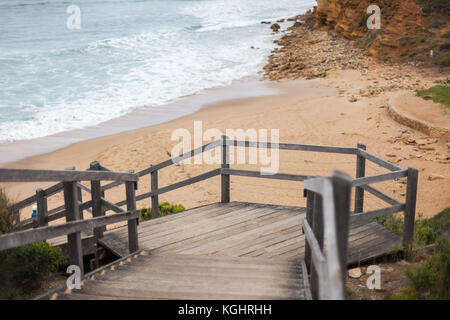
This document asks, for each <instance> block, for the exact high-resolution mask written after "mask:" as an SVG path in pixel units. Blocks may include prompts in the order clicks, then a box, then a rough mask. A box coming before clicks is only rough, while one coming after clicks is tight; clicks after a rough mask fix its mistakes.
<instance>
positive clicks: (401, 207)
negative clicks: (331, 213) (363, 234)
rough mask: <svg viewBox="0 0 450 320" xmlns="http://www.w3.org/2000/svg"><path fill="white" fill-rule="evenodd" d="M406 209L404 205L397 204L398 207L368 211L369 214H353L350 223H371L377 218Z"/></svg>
mask: <svg viewBox="0 0 450 320" xmlns="http://www.w3.org/2000/svg"><path fill="white" fill-rule="evenodd" d="M404 209H405V205H404V204H397V205H394V206H391V207H388V208H383V209H377V210H372V211H367V212H362V213H356V214H352V215H351V216H350V221H351V222H354V221H358V220H363V221H366V220H367V221H370V220H372V219H374V218H376V217H381V216H386V215H389V214H393V213H396V212H400V211H403V210H404Z"/></svg>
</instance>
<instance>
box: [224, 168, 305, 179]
mask: <svg viewBox="0 0 450 320" xmlns="http://www.w3.org/2000/svg"><path fill="white" fill-rule="evenodd" d="M221 172H222V174H229V175H233V176H241V177H252V178H263V179H276V180H286V181H305V180H306V179H308V178H310V177H309V176H304V175H298V174H286V173H275V174H267V173H266V174H262V173H261V172H260V171H250V170H237V169H222V170H221Z"/></svg>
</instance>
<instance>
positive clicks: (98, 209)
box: [89, 161, 106, 239]
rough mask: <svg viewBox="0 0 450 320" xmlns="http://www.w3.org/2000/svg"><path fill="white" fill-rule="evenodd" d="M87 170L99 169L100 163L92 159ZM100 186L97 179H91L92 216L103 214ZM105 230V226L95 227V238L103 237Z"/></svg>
mask: <svg viewBox="0 0 450 320" xmlns="http://www.w3.org/2000/svg"><path fill="white" fill-rule="evenodd" d="M89 170H94V171H100V164H99V163H98V162H97V161H94V162H92V163H91V164H90V166H89ZM101 198H102V187H101V183H100V181H99V180H92V181H91V199H92V216H93V217H94V218H96V217H101V216H104V215H105V212H104V211H103V208H102V200H101ZM104 231H106V226H103V227H99V228H95V229H94V236H95V237H96V239H101V238H103V232H104Z"/></svg>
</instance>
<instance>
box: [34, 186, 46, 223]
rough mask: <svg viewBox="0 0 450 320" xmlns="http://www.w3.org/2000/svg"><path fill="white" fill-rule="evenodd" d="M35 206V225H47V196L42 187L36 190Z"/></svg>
mask: <svg viewBox="0 0 450 320" xmlns="http://www.w3.org/2000/svg"><path fill="white" fill-rule="evenodd" d="M36 207H37V226H38V227H45V226H48V221H47V198H46V197H45V192H44V190H42V189H37V190H36Z"/></svg>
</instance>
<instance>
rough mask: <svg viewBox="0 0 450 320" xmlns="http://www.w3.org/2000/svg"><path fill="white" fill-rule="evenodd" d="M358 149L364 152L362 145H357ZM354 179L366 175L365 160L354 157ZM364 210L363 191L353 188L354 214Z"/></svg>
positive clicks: (364, 147)
mask: <svg viewBox="0 0 450 320" xmlns="http://www.w3.org/2000/svg"><path fill="white" fill-rule="evenodd" d="M358 149H363V150H366V149H367V148H366V146H365V145H364V144H359V143H358ZM356 157H357V158H356V178H362V177H364V176H365V175H366V158H364V157H362V156H360V155H359V154H358V155H357V156H356ZM363 210H364V189H363V188H361V187H356V188H355V213H360V212H363Z"/></svg>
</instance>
